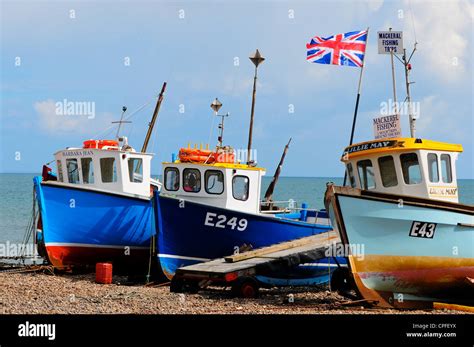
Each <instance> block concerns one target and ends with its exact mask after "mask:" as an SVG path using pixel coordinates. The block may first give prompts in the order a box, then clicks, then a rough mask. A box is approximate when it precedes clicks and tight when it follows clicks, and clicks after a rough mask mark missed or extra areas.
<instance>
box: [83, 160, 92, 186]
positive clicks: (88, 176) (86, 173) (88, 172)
mask: <svg viewBox="0 0 474 347" xmlns="http://www.w3.org/2000/svg"><path fill="white" fill-rule="evenodd" d="M81 167H82V181H83V182H84V183H85V184H93V183H94V164H93V163H92V158H81Z"/></svg>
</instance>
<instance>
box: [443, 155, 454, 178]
mask: <svg viewBox="0 0 474 347" xmlns="http://www.w3.org/2000/svg"><path fill="white" fill-rule="evenodd" d="M441 178H442V180H443V182H444V183H451V182H452V181H453V175H452V172H451V157H450V155H449V154H441Z"/></svg>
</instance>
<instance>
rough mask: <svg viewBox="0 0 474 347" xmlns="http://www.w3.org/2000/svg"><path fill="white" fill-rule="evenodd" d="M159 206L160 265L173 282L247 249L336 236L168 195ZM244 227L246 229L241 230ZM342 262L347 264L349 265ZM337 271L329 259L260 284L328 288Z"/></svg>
mask: <svg viewBox="0 0 474 347" xmlns="http://www.w3.org/2000/svg"><path fill="white" fill-rule="evenodd" d="M158 201H159V202H158V210H159V217H158V220H159V236H158V249H159V260H160V264H161V268H162V270H163V273H164V274H165V275H166V276H167V277H168V278H169V279H171V278H172V277H173V276H174V274H175V272H176V270H177V269H178V268H180V267H182V266H187V265H192V264H196V263H198V262H203V261H208V260H211V259H216V258H220V257H223V256H226V255H230V254H234V253H236V252H238V251H239V249H240V250H241V249H242V248H245V247H251V248H252V249H255V248H260V247H265V246H269V245H273V244H276V243H280V242H284V241H289V240H293V239H297V238H301V237H305V236H310V235H315V234H319V233H322V232H327V231H330V230H332V228H331V227H330V226H329V225H319V224H310V223H303V222H298V221H288V220H282V219H279V218H275V217H272V216H263V215H256V214H250V213H242V212H237V211H233V210H227V209H222V208H217V207H213V206H208V205H204V204H200V203H195V202H189V201H183V200H179V199H176V198H173V197H169V196H164V195H160V197H159V198H158ZM219 216H223V217H219ZM242 220H245V221H246V222H241V221H242ZM219 221H223V222H222V223H219ZM231 221H234V222H235V223H236V224H235V225H234V224H233V223H232V222H231ZM239 223H240V224H239ZM239 225H241V226H243V225H245V228H240V229H241V230H239V229H238V226H239ZM338 261H339V262H340V263H342V264H343V265H344V264H345V259H338ZM336 267H337V264H336V262H335V261H334V259H327V258H325V259H321V260H319V261H318V262H315V263H311V264H305V265H304V266H300V267H298V268H297V269H295V271H292V273H291V274H279V275H278V276H276V277H274V276H272V277H271V278H270V277H268V278H267V277H265V278H264V277H262V278H259V280H260V281H261V282H264V283H265V282H266V283H268V284H275V285H303V284H306V285H309V284H320V283H326V282H327V281H328V280H329V278H330V275H331V273H332V271H333V270H334V269H335V268H336Z"/></svg>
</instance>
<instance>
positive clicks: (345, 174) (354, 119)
mask: <svg viewBox="0 0 474 347" xmlns="http://www.w3.org/2000/svg"><path fill="white" fill-rule="evenodd" d="M366 42H367V44H366V46H365V48H366V50H367V45H368V44H369V28H367V38H366ZM364 66H365V52H364V60H363V61H362V66H361V68H360V74H359V85H358V86H357V98H356V104H355V109H354V117H353V119H352V130H351V138H350V141H349V146H350V145H352V142H353V141H354V131H355V126H356V120H357V111H358V110H359V100H360V89H361V86H362V74H363V72H364ZM346 181H347V171H344V184H343V186H345V185H346Z"/></svg>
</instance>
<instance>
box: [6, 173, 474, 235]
mask: <svg viewBox="0 0 474 347" xmlns="http://www.w3.org/2000/svg"><path fill="white" fill-rule="evenodd" d="M36 175H37V174H33V173H31V174H27V173H19V174H12V173H8V174H7V173H3V174H0V243H5V242H7V241H9V242H10V243H19V242H21V241H22V240H23V236H24V234H25V230H26V228H27V226H28V222H29V220H30V217H31V213H32V206H33V177H34V176H36ZM155 178H158V177H155ZM270 181H271V177H264V178H263V188H262V198H263V195H264V194H265V191H266V190H267V187H268V185H269V184H270ZM342 181H343V179H342V178H341V177H280V179H279V180H278V183H277V185H276V188H275V192H274V194H273V200H274V201H289V200H290V199H292V200H294V201H295V204H297V206H301V204H302V203H306V204H308V206H309V207H310V208H317V209H322V208H324V203H323V195H324V192H325V191H326V184H327V183H328V182H334V183H335V184H337V185H342ZM458 187H459V200H460V202H461V203H464V204H469V205H474V179H459V180H458Z"/></svg>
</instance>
